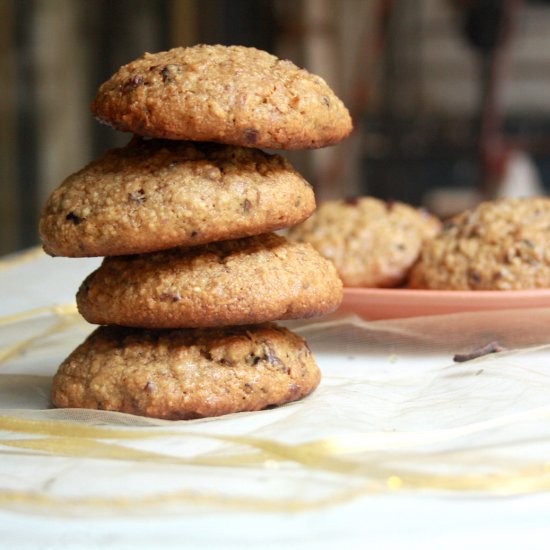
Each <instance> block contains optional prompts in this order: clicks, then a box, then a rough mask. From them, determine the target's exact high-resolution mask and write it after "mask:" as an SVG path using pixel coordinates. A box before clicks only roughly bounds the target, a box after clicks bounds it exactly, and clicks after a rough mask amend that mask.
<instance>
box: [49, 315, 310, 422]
mask: <svg viewBox="0 0 550 550" xmlns="http://www.w3.org/2000/svg"><path fill="white" fill-rule="evenodd" d="M319 381H320V372H319V369H318V367H317V364H316V363H315V359H314V358H313V355H312V354H311V352H310V350H309V348H308V346H307V344H306V343H305V341H304V340H303V339H302V338H301V337H300V336H298V335H296V334H294V333H292V332H290V331H289V330H286V329H284V328H281V327H277V326H276V325H264V326H261V325H260V326H254V327H238V328H235V327H231V328H227V329H202V330H201V329H199V330H191V329H188V330H185V329H183V330H173V331H150V330H139V329H128V328H122V327H112V326H111V327H100V328H98V329H96V330H95V331H94V332H93V333H92V334H91V335H90V336H89V337H88V339H87V340H86V341H85V342H84V343H83V344H81V345H80V346H79V347H78V348H76V350H75V351H73V353H72V354H71V355H70V356H69V357H68V358H67V359H66V360H65V361H64V362H63V363H62V364H61V366H60V367H59V370H58V372H57V374H56V375H55V377H54V380H53V385H52V401H53V404H54V405H55V406H57V407H70V408H88V409H103V410H110V411H120V412H125V413H131V414H137V415H141V416H149V417H155V418H165V419H172V420H178V419H182V420H183V419H191V418H200V417H209V416H219V415H223V414H229V413H235V412H240V411H257V410H260V409H265V408H266V407H270V406H273V405H281V404H283V403H288V402H290V401H295V400H297V399H300V398H302V397H304V396H305V395H307V394H309V393H310V392H311V391H313V390H314V389H315V388H316V387H317V385H318V384H319Z"/></svg>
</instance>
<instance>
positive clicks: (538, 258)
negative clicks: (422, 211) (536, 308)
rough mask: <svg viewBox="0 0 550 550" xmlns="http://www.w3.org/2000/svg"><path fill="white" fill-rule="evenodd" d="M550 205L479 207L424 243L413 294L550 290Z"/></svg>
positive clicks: (532, 201) (538, 200) (525, 202)
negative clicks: (427, 291) (423, 290)
mask: <svg viewBox="0 0 550 550" xmlns="http://www.w3.org/2000/svg"><path fill="white" fill-rule="evenodd" d="M549 247H550V199H548V198H545V197H534V198H524V199H502V200H498V201H488V202H484V203H481V204H480V205H478V206H477V208H475V209H472V210H468V211H466V212H463V213H461V214H459V215H458V216H455V217H454V218H452V219H451V220H449V221H448V222H447V223H445V226H444V229H443V232H442V233H441V234H440V235H439V236H438V237H437V238H435V239H433V240H432V241H430V242H428V243H426V245H425V247H424V248H423V250H422V254H421V256H420V259H419V261H418V263H417V264H416V265H415V266H414V268H413V270H412V272H411V278H410V282H409V286H410V287H411V288H427V289H438V290H514V289H528V288H547V287H550V255H549V254H548V249H549Z"/></svg>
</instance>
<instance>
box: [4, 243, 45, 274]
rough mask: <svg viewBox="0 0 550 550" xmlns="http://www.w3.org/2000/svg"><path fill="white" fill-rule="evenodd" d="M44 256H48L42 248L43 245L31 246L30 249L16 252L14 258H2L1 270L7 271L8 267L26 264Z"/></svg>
mask: <svg viewBox="0 0 550 550" xmlns="http://www.w3.org/2000/svg"><path fill="white" fill-rule="evenodd" d="M43 256H46V253H45V252H44V250H42V247H41V246H35V247H33V248H29V249H28V250H25V251H23V252H20V253H18V254H16V255H15V256H14V257H13V258H6V259H3V260H0V271H7V270H8V269H12V268H14V267H17V266H19V265H24V264H26V263H29V262H32V261H33V260H36V259H38V258H41V257H43Z"/></svg>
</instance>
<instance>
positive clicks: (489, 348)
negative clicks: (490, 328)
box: [453, 340, 508, 363]
mask: <svg viewBox="0 0 550 550" xmlns="http://www.w3.org/2000/svg"><path fill="white" fill-rule="evenodd" d="M501 351H508V350H507V349H506V348H505V347H504V346H501V345H500V344H499V343H498V342H497V341H496V340H493V341H492V342H489V343H488V344H485V345H484V346H481V347H479V348H475V349H473V350H472V351H470V352H468V353H457V354H456V355H455V356H454V357H453V361H454V362H455V363H464V362H466V361H471V360H472V359H477V358H478V357H483V356H484V355H489V354H490V353H499V352H501Z"/></svg>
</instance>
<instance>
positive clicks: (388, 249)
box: [288, 197, 440, 287]
mask: <svg viewBox="0 0 550 550" xmlns="http://www.w3.org/2000/svg"><path fill="white" fill-rule="evenodd" d="M439 229H440V222H439V221H438V220H437V219H436V218H434V217H433V216H430V215H429V214H427V213H426V212H425V211H423V210H420V209H416V208H413V207H412V206H409V205H407V204H403V203H399V202H384V201H381V200H379V199H376V198H372V197H359V198H355V199H350V200H337V201H327V202H325V203H323V204H322V205H321V206H320V207H319V208H318V210H317V211H316V212H315V213H314V214H313V215H312V216H311V217H310V218H309V219H308V220H306V221H305V222H303V223H302V224H300V225H297V226H296V227H293V228H291V229H290V230H289V232H288V237H289V238H290V239H292V240H294V241H297V242H307V243H310V244H311V245H312V246H313V247H314V248H316V249H317V250H318V251H319V253H320V254H322V255H323V256H324V257H325V258H328V259H329V260H331V261H332V262H333V263H334V265H335V266H336V269H337V270H338V274H339V275H340V278H341V279H342V281H343V283H344V286H348V287H394V286H398V285H400V284H401V283H403V281H404V280H405V278H406V276H407V273H408V271H409V269H410V267H411V266H412V265H413V263H414V262H415V261H416V259H417V257H418V254H419V252H420V248H421V246H422V243H423V241H424V240H426V239H429V238H431V237H433V236H434V235H435V234H436V233H437V232H438V231H439Z"/></svg>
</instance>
